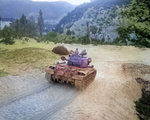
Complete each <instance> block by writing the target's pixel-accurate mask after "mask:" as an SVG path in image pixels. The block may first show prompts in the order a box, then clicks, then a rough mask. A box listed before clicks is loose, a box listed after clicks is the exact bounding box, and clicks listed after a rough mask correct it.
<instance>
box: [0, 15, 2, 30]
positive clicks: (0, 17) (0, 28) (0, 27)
mask: <svg viewBox="0 0 150 120" xmlns="http://www.w3.org/2000/svg"><path fill="white" fill-rule="evenodd" d="M1 19H2V18H1V16H0V30H1Z"/></svg>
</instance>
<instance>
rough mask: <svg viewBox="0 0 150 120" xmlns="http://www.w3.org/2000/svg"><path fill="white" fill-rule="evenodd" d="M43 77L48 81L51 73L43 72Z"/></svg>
mask: <svg viewBox="0 0 150 120" xmlns="http://www.w3.org/2000/svg"><path fill="white" fill-rule="evenodd" d="M45 79H46V80H47V81H48V82H50V81H51V74H49V73H45Z"/></svg>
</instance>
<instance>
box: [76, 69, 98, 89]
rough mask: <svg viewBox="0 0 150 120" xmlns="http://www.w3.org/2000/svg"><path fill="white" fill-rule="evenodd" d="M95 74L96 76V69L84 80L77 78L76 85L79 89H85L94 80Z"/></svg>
mask: <svg viewBox="0 0 150 120" xmlns="http://www.w3.org/2000/svg"><path fill="white" fill-rule="evenodd" d="M95 76H96V71H94V72H93V73H92V74H89V75H87V76H86V77H85V78H84V80H83V81H81V80H75V87H76V88H77V89H78V90H84V89H85V88H87V87H88V86H89V85H90V84H91V83H92V82H93V81H94V79H95Z"/></svg>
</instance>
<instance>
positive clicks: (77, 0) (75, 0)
mask: <svg viewBox="0 0 150 120" xmlns="http://www.w3.org/2000/svg"><path fill="white" fill-rule="evenodd" d="M32 1H40V2H42V1H43V2H44V1H48V2H54V1H66V2H69V3H71V4H74V5H80V4H82V3H84V2H90V0H32Z"/></svg>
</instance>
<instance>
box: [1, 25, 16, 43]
mask: <svg viewBox="0 0 150 120" xmlns="http://www.w3.org/2000/svg"><path fill="white" fill-rule="evenodd" d="M14 36H15V32H14V30H13V29H12V28H10V27H8V26H5V27H4V29H3V30H2V31H1V37H2V41H1V42H3V43H5V44H10V45H12V44H14V43H15V42H14V41H13V40H14Z"/></svg>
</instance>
